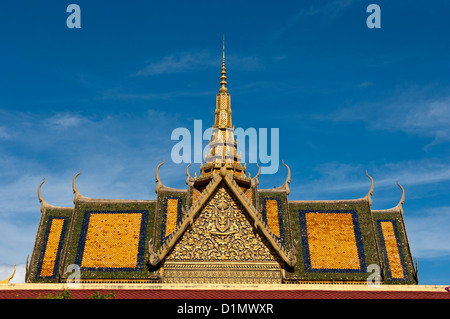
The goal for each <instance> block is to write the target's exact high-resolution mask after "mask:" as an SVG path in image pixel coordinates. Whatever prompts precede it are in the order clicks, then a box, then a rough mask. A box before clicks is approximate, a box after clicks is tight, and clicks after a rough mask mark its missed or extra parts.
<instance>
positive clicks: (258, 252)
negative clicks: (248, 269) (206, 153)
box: [166, 185, 279, 262]
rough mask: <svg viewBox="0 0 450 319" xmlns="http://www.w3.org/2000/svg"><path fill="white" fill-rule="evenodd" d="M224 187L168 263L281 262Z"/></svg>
mask: <svg viewBox="0 0 450 319" xmlns="http://www.w3.org/2000/svg"><path fill="white" fill-rule="evenodd" d="M233 197H234V195H233V194H232V193H231V192H230V190H229V189H228V188H226V187H224V186H223V185H222V186H220V187H219V188H218V189H217V191H216V192H215V194H214V195H213V196H212V197H211V199H210V200H209V201H208V203H207V204H206V206H205V207H204V208H203V210H202V211H201V212H200V213H199V215H198V216H197V218H196V219H195V220H194V222H193V224H192V225H191V226H190V227H189V228H188V229H187V230H186V232H185V233H184V234H183V235H182V237H181V238H180V240H179V241H178V242H177V243H176V244H175V246H174V247H173V248H172V250H171V251H170V252H169V254H168V255H167V258H166V260H167V261H252V262H255V261H278V260H279V257H278V255H277V253H276V252H275V250H274V249H273V248H272V246H271V245H270V243H269V242H268V241H267V239H266V238H265V236H264V235H263V234H262V233H261V231H260V230H259V229H255V228H254V227H253V225H252V223H251V219H250V217H249V216H248V215H247V214H246V213H245V210H244V208H243V207H242V206H241V204H240V203H239V202H238V201H237V200H235V199H234V198H233Z"/></svg>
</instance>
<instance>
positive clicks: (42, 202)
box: [37, 177, 48, 213]
mask: <svg viewBox="0 0 450 319" xmlns="http://www.w3.org/2000/svg"><path fill="white" fill-rule="evenodd" d="M44 183H45V177H44V178H43V179H42V182H41V183H40V184H39V186H38V190H37V191H38V198H39V203H41V213H43V212H44V208H45V207H46V206H48V204H47V202H46V201H45V200H44V198H43V197H42V194H41V186H42V184H44Z"/></svg>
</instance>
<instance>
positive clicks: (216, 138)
mask: <svg viewBox="0 0 450 319" xmlns="http://www.w3.org/2000/svg"><path fill="white" fill-rule="evenodd" d="M212 128H213V136H212V139H211V140H210V142H209V147H210V151H209V154H208V153H207V154H205V165H203V166H201V167H200V171H201V174H200V177H199V178H198V179H195V178H194V179H195V182H194V185H195V184H200V183H206V182H207V181H208V180H210V179H211V178H212V177H213V175H214V174H218V173H219V172H220V169H221V168H222V167H224V169H225V170H226V171H227V172H228V173H231V174H232V176H233V178H234V179H238V180H241V181H243V182H244V183H247V184H249V185H250V182H251V179H250V178H248V177H247V176H246V173H245V167H243V166H242V164H241V156H240V155H238V154H237V141H236V140H235V139H234V127H233V124H232V121H231V101H230V93H228V89H227V71H226V68H225V36H224V37H223V40H222V71H221V76H220V89H219V93H218V94H217V95H216V110H215V112H214V125H213V127H212Z"/></svg>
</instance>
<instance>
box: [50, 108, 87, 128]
mask: <svg viewBox="0 0 450 319" xmlns="http://www.w3.org/2000/svg"><path fill="white" fill-rule="evenodd" d="M86 121H87V119H86V118H85V117H82V116H80V115H78V114H73V113H69V112H66V113H57V114H55V115H53V116H51V117H50V118H49V119H48V124H49V125H55V126H57V127H61V128H71V127H76V126H79V125H81V124H83V122H86Z"/></svg>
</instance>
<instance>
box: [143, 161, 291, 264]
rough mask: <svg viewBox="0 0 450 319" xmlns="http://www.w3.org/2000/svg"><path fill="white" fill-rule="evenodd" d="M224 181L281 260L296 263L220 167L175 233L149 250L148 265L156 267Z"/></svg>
mask: <svg viewBox="0 0 450 319" xmlns="http://www.w3.org/2000/svg"><path fill="white" fill-rule="evenodd" d="M222 181H224V182H225V183H226V185H227V186H228V187H229V188H230V190H231V191H232V192H233V194H234V195H235V196H236V198H237V200H238V201H239V202H240V203H241V204H242V205H243V206H244V208H245V210H246V211H247V213H248V215H249V216H250V217H251V219H252V220H253V223H254V226H255V228H259V229H260V230H261V231H262V233H263V234H264V236H265V237H266V238H267V240H268V241H269V243H270V244H271V245H272V246H273V248H274V249H275V251H276V252H277V254H278V255H279V256H280V258H281V259H282V260H284V261H285V262H286V263H287V264H288V265H290V266H294V265H295V263H296V257H295V255H293V254H291V253H288V252H287V251H286V249H285V248H284V247H283V246H282V244H281V242H280V241H279V240H278V239H277V238H276V237H275V236H274V235H273V234H272V232H271V231H270V230H269V228H268V227H267V225H266V224H265V223H264V222H263V219H262V217H261V214H259V212H258V211H257V210H256V208H255V207H254V206H253V204H252V203H251V202H250V201H249V199H248V198H247V197H246V196H245V194H244V193H243V192H242V190H241V189H240V188H239V186H238V185H237V183H236V182H235V181H234V180H233V178H232V175H231V174H230V173H228V172H227V170H226V168H225V167H222V169H221V170H220V174H216V175H214V176H213V177H212V179H211V181H210V182H209V184H208V185H207V186H206V188H205V189H204V190H203V192H202V193H201V194H200V197H199V198H198V199H197V200H196V201H195V202H194V204H193V205H192V206H191V207H190V209H189V210H188V211H187V212H186V214H185V216H184V218H183V220H182V221H181V222H180V223H179V224H178V225H177V226H176V229H175V231H173V233H172V234H171V235H170V236H169V238H168V240H167V241H166V242H165V243H164V245H163V246H162V247H161V248H160V249H159V250H157V251H155V250H154V249H153V248H152V247H151V248H150V263H151V264H152V265H157V264H158V263H159V262H160V261H161V260H163V259H164V257H165V256H166V255H167V254H168V252H169V251H170V250H171V248H172V247H173V246H174V245H175V243H176V242H177V241H178V240H179V238H180V237H181V235H182V234H183V233H184V232H185V231H186V230H187V228H188V227H189V226H190V225H191V224H192V223H193V222H194V218H195V216H196V215H197V214H198V213H199V212H200V211H201V209H202V207H204V205H205V203H206V202H207V200H208V199H209V198H210V197H211V195H212V194H213V192H214V190H215V189H216V188H217V187H218V186H219V184H220V183H221V182H222Z"/></svg>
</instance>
